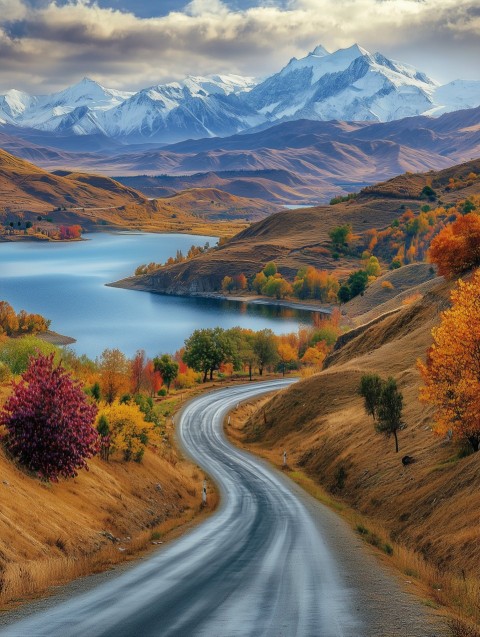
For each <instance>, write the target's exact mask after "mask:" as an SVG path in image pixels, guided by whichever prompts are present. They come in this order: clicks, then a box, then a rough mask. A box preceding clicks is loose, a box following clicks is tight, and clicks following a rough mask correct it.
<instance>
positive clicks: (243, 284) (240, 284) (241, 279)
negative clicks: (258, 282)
mask: <svg viewBox="0 0 480 637" xmlns="http://www.w3.org/2000/svg"><path fill="white" fill-rule="evenodd" d="M233 282H234V286H235V288H236V289H237V290H246V289H247V287H248V281H247V277H246V276H245V275H244V274H243V272H241V273H240V274H236V275H235V276H234V277H233Z"/></svg>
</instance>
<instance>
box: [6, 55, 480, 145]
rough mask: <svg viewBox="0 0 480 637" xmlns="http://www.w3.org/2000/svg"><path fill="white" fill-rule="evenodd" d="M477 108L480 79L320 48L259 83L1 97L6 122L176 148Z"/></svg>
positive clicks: (216, 79)
mask: <svg viewBox="0 0 480 637" xmlns="http://www.w3.org/2000/svg"><path fill="white" fill-rule="evenodd" d="M478 105H480V81H478V82H475V81H464V80H455V81H454V82H450V83H449V84H446V85H444V86H439V85H438V83H437V82H435V81H434V80H432V79H430V78H429V77H428V76H426V75H425V74H424V73H422V72H420V71H418V70H417V69H415V68H413V67H411V66H408V65H406V64H401V63H399V62H396V61H393V60H389V59H388V58H386V57H385V56H383V55H382V54H380V53H373V54H372V53H369V52H368V51H366V50H365V49H363V48H362V47H360V46H359V45H358V44H355V45H353V46H351V47H349V48H346V49H340V50H338V51H335V52H333V53H329V52H328V51H327V50H326V49H325V48H324V47H322V46H320V45H319V46H317V47H316V48H315V49H314V50H313V51H312V52H311V53H309V54H308V55H307V56H305V57H303V58H301V59H297V58H292V59H291V60H290V62H289V63H288V64H287V65H286V66H285V67H284V68H283V69H282V70H280V71H279V72H278V73H276V74H274V75H272V76H271V77H268V78H267V79H265V80H264V81H262V82H260V83H257V82H256V81H255V79H254V78H252V77H242V76H239V75H231V74H224V75H211V76H206V77H201V76H190V77H187V78H186V79H184V80H182V81H179V82H171V83H168V84H159V85H157V86H152V87H149V88H146V89H143V90H140V91H138V92H136V93H132V92H122V91H117V90H114V89H108V88H105V87H103V86H101V85H100V84H98V83H97V82H95V81H94V80H91V79H88V78H84V79H83V80H82V81H80V82H78V83H77V84H75V85H73V86H71V87H68V88H66V89H64V90H63V91H60V92H58V93H54V94H52V95H39V96H32V95H28V94H27V93H23V92H21V91H17V90H14V89H12V90H10V91H8V92H7V93H6V94H5V95H2V96H0V126H5V127H9V126H15V127H23V128H25V129H27V130H29V129H36V130H40V131H45V132H48V133H54V134H61V135H62V136H64V137H65V136H72V137H74V136H79V135H83V136H84V135H89V136H91V135H95V136H97V137H99V136H100V137H103V138H104V139H105V138H106V137H107V138H110V139H112V140H115V141H116V142H117V143H145V142H152V143H173V142H177V141H182V140H186V139H190V138H195V139H198V138H202V137H214V136H229V135H233V134H235V133H239V132H243V131H246V130H249V129H252V128H255V127H257V126H263V127H265V126H270V125H273V124H275V123H278V122H281V121H289V120H298V119H310V120H317V121H328V120H343V121H350V122H355V121H357V122H361V121H374V122H375V121H378V122H388V121H393V120H397V119H401V118H405V117H411V116H416V115H421V114H426V115H431V116H438V115H441V114H442V113H445V112H449V111H455V110H459V109H465V108H472V107H476V106H478Z"/></svg>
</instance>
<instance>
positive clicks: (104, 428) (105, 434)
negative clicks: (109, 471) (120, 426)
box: [97, 414, 110, 462]
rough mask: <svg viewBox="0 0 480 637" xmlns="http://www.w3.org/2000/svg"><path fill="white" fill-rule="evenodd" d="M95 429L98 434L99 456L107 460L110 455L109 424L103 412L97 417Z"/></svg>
mask: <svg viewBox="0 0 480 637" xmlns="http://www.w3.org/2000/svg"><path fill="white" fill-rule="evenodd" d="M97 431H98V433H99V436H100V456H101V458H102V460H106V461H107V462H108V459H109V457H110V425H109V424H108V420H107V417H106V416H105V415H104V414H101V415H100V416H99V418H98V422H97Z"/></svg>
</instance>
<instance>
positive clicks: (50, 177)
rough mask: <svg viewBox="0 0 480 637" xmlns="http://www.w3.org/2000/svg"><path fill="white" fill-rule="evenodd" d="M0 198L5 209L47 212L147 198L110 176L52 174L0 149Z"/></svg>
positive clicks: (115, 205) (139, 201) (110, 204)
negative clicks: (64, 207)
mask: <svg viewBox="0 0 480 637" xmlns="http://www.w3.org/2000/svg"><path fill="white" fill-rule="evenodd" d="M0 200H1V202H2V206H3V208H4V211H5V210H6V209H8V210H10V211H12V212H13V211H31V212H37V211H38V212H44V211H46V210H51V208H52V206H53V207H56V206H65V205H68V206H69V207H84V206H85V207H86V206H88V207H96V208H98V207H118V206H122V205H126V204H143V203H145V201H146V200H145V197H144V196H143V195H141V194H140V193H139V192H137V191H136V190H133V189H132V188H128V187H127V186H123V185H122V184H120V183H118V182H116V181H114V180H113V179H110V178H108V177H100V176H96V175H87V174H82V173H66V172H65V173H62V174H52V173H49V172H47V171H46V170H43V169H42V168H38V167H37V166H35V165H34V164H31V163H29V162H27V161H25V160H22V159H19V158H18V157H15V156H14V155H11V154H10V153H7V152H5V151H3V150H0Z"/></svg>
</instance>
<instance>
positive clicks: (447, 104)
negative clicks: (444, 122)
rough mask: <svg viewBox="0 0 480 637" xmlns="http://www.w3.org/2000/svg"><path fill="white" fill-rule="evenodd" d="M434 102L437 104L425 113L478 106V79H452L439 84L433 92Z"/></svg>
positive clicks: (436, 114) (479, 102)
mask: <svg viewBox="0 0 480 637" xmlns="http://www.w3.org/2000/svg"><path fill="white" fill-rule="evenodd" d="M433 98H434V102H435V104H438V106H435V107H434V108H433V109H432V110H431V111H430V112H428V113H426V115H434V116H438V115H441V114H442V113H449V112H451V111H459V110H462V109H466V108H476V107H477V106H480V81H478V80H477V81H476V80H454V81H453V82H449V83H448V84H444V85H443V86H439V87H438V88H437V89H436V90H435V93H434V96H433Z"/></svg>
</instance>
